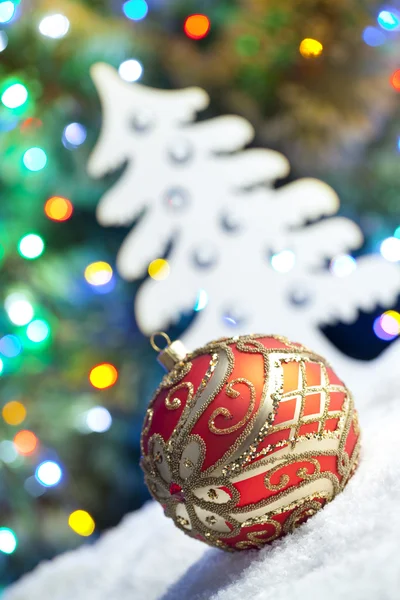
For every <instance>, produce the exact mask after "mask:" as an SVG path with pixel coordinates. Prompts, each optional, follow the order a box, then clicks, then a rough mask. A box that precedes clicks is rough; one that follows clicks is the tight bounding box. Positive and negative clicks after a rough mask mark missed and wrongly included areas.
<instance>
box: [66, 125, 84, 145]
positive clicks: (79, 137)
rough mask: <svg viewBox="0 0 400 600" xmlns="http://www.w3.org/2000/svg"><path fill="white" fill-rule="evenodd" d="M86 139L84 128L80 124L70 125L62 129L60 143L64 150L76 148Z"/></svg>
mask: <svg viewBox="0 0 400 600" xmlns="http://www.w3.org/2000/svg"><path fill="white" fill-rule="evenodd" d="M86 138H87V131H86V127H85V126H84V125H82V124H81V123H70V124H69V125H67V126H66V127H64V131H63V134H62V138H61V141H62V143H63V145H64V146H65V147H66V148H77V147H78V146H81V145H82V144H83V143H84V141H85V140H86Z"/></svg>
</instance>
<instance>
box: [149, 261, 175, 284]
mask: <svg viewBox="0 0 400 600" xmlns="http://www.w3.org/2000/svg"><path fill="white" fill-rule="evenodd" d="M148 270H149V275H150V277H151V278H152V279H155V280H156V281H162V280H163V279H167V277H168V275H169V272H170V266H169V264H168V261H167V260H164V259H163V258H156V260H153V261H152V262H151V263H150V264H149V269H148Z"/></svg>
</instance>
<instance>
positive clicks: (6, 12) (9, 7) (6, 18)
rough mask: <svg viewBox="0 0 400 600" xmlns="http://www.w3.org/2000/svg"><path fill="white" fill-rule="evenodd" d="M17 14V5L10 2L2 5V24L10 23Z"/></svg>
mask: <svg viewBox="0 0 400 600" xmlns="http://www.w3.org/2000/svg"><path fill="white" fill-rule="evenodd" d="M14 13H15V4H14V2H11V1H10V0H6V2H2V3H1V4H0V23H9V22H10V21H11V19H12V18H13V16H14Z"/></svg>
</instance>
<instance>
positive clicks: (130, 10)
mask: <svg viewBox="0 0 400 600" xmlns="http://www.w3.org/2000/svg"><path fill="white" fill-rule="evenodd" d="M122 10H123V12H124V15H125V16H126V17H128V19H132V20H133V21H141V20H142V19H144V18H145V17H146V15H147V13H148V12H149V7H148V6H147V2H146V1H145V0H127V2H124V4H123V5H122Z"/></svg>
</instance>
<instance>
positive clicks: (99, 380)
mask: <svg viewBox="0 0 400 600" xmlns="http://www.w3.org/2000/svg"><path fill="white" fill-rule="evenodd" d="M117 379H118V371H117V369H116V368H115V367H114V365H111V364H110V363H103V364H101V365H97V366H96V367H93V369H92V370H91V371H90V374H89V381H90V383H91V384H92V386H93V387H95V388H97V389H99V390H104V389H105V388H108V387H111V386H112V385H114V383H115V382H116V381H117Z"/></svg>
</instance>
